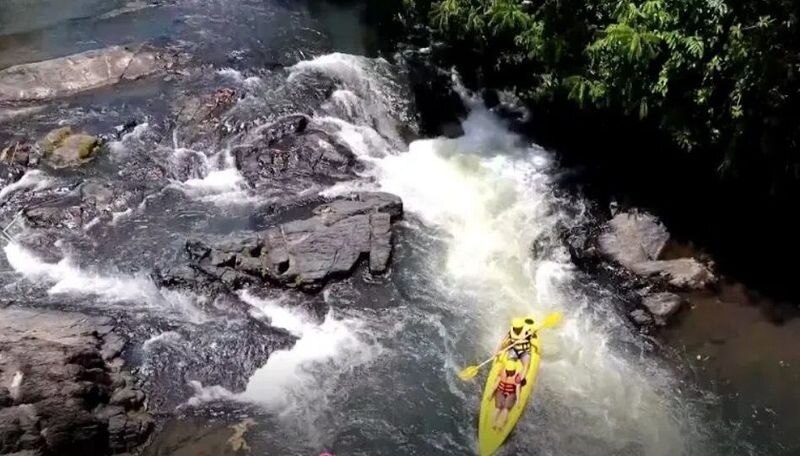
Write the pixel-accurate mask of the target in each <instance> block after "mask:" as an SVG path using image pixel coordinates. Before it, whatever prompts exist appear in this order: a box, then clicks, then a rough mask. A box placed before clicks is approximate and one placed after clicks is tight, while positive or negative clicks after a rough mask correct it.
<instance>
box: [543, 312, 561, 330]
mask: <svg viewBox="0 0 800 456" xmlns="http://www.w3.org/2000/svg"><path fill="white" fill-rule="evenodd" d="M561 319H562V315H561V312H551V313H549V314H547V316H546V317H544V321H542V326H541V327H542V328H555V327H556V326H558V324H559V323H561Z"/></svg>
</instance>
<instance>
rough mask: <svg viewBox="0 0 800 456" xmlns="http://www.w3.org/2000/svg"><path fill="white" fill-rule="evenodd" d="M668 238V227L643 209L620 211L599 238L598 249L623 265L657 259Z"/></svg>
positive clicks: (630, 265)
mask: <svg viewBox="0 0 800 456" xmlns="http://www.w3.org/2000/svg"><path fill="white" fill-rule="evenodd" d="M668 241H669V232H668V231H667V228H666V227H665V226H664V225H663V224H662V223H661V222H660V221H659V220H658V219H657V218H655V217H653V216H652V215H650V214H643V213H626V212H623V213H619V214H617V215H615V216H614V218H612V219H611V220H610V221H609V222H608V224H607V225H606V227H605V230H604V232H603V234H601V235H600V237H599V239H598V244H599V247H600V251H601V252H602V253H604V254H605V255H607V256H609V257H611V258H612V259H614V260H615V261H616V262H618V263H619V264H621V265H623V266H625V267H626V268H629V269H632V268H633V266H635V265H636V264H638V263H641V262H643V261H652V260H657V259H659V257H660V256H661V252H662V251H663V250H664V247H665V246H666V245H667V242H668Z"/></svg>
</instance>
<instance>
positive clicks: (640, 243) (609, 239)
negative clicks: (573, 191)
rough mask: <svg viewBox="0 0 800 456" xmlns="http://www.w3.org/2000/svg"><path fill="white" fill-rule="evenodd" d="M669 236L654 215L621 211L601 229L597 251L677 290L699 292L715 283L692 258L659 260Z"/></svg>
mask: <svg viewBox="0 0 800 456" xmlns="http://www.w3.org/2000/svg"><path fill="white" fill-rule="evenodd" d="M669 241H670V235H669V232H668V231H667V229H666V227H665V226H664V225H663V224H662V223H661V222H660V221H659V220H658V219H657V218H655V217H654V216H652V215H650V214H646V213H639V212H620V213H618V214H616V215H615V216H614V217H613V218H612V219H611V220H610V221H609V222H608V223H607V224H606V225H605V226H604V228H603V232H602V233H601V234H600V236H598V239H597V244H598V248H599V250H600V252H601V253H602V254H603V255H605V256H606V257H607V258H610V259H612V260H614V261H615V262H617V263H619V264H620V265H622V266H623V267H625V268H626V269H627V270H629V271H631V272H633V273H634V274H636V275H638V276H639V277H642V278H657V279H659V280H661V281H663V282H664V283H665V284H666V285H669V286H671V287H674V288H679V289H699V288H704V287H706V286H708V285H711V284H713V283H714V282H715V281H716V278H715V277H714V274H713V273H712V272H711V270H710V269H709V268H708V267H707V266H705V265H704V264H702V263H700V262H699V261H697V260H696V259H694V258H678V259H673V260H665V259H662V253H663V252H664V249H665V247H666V246H667V243H668V242H669Z"/></svg>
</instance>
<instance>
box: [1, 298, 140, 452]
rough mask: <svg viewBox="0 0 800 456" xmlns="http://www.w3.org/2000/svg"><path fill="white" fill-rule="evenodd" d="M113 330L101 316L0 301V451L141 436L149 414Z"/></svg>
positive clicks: (94, 447)
mask: <svg viewBox="0 0 800 456" xmlns="http://www.w3.org/2000/svg"><path fill="white" fill-rule="evenodd" d="M113 330H114V326H113V322H112V321H111V320H110V319H107V318H93V317H88V316H86V315H81V314H75V313H64V312H55V311H36V310H31V309H28V308H23V307H13V306H12V307H7V308H4V309H0V384H1V385H4V387H2V388H0V454H7V453H16V454H37V455H45V456H46V455H64V456H70V455H80V454H90V453H91V454H98V455H103V454H117V453H125V452H128V451H130V450H132V449H133V448H135V447H136V446H138V445H140V444H141V443H143V442H144V440H145V439H146V437H147V435H148V434H149V432H150V430H151V429H152V426H153V421H152V419H151V418H150V416H149V415H148V414H147V412H146V409H145V404H144V395H143V394H142V393H141V391H139V390H138V389H137V387H136V385H135V384H134V382H133V381H132V378H131V377H130V375H129V374H128V373H127V372H125V371H124V370H123V369H122V367H121V366H122V359H121V358H119V353H120V351H121V349H122V344H124V341H122V339H121V338H119V337H118V336H116V335H115V334H114V332H113ZM115 399H116V400H117V401H118V402H120V403H121V404H122V405H119V406H117V405H111V404H110V401H112V400H115ZM113 417H118V418H116V420H124V422H125V423H126V425H125V426H122V427H120V426H117V425H116V421H114V420H113V419H112V418H113ZM26 452H27V453H26Z"/></svg>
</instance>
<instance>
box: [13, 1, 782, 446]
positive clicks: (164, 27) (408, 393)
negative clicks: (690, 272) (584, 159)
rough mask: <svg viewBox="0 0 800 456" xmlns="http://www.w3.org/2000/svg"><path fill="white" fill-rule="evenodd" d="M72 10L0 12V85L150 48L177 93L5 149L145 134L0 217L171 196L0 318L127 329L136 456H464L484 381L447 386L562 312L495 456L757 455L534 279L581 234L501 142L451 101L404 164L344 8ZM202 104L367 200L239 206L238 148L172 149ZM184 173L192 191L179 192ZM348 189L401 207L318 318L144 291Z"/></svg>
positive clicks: (63, 260) (381, 66) (72, 118)
mask: <svg viewBox="0 0 800 456" xmlns="http://www.w3.org/2000/svg"><path fill="white" fill-rule="evenodd" d="M28 3H30V2H26V5H27V4H28ZM73 3H74V4H73V5H72V6H74V8H73V7H72V6H71V7H69V8H64V9H63V10H60V11H58V12H56V11H53V12H52V14H47V15H41V14H33V13H35V12H36V11H37V10H36V9H27V7H25V6H24V5H22V3H21V2H9V3H2V4H0V13H2V14H3V16H0V17H2V19H0V25H5V27H3V28H0V29H2V32H0V68H2V67H5V66H9V65H11V64H16V63H23V62H27V61H33V60H39V59H43V58H52V57H55V56H61V55H66V54H70V53H74V52H80V51H83V50H86V49H90V48H95V47H100V46H105V45H109V44H117V43H122V42H130V41H143V40H147V41H150V42H152V43H153V44H157V45H160V46H164V47H166V48H169V49H174V50H177V51H179V52H183V53H186V54H188V55H190V56H191V58H190V60H189V63H188V64H187V67H188V68H189V70H187V73H188V76H185V77H174V78H164V79H160V80H157V81H152V80H151V81H141V82H137V83H132V84H126V85H123V86H120V87H115V88H112V89H105V90H100V91H97V92H94V93H91V94H86V95H82V96H80V97H75V98H73V99H70V100H65V101H63V102H59V103H57V104H55V105H53V106H50V107H47V108H46V109H45V110H43V111H42V112H41V113H39V114H36V115H35V116H33V117H30V118H27V119H25V120H24V121H17V123H16V124H10V125H4V126H0V139H4V138H7V137H15V136H19V135H21V134H29V135H31V136H32V137H38V135H40V134H41V133H42V132H44V131H46V130H47V129H48V128H51V127H52V126H54V125H57V124H59V123H60V122H62V121H69V122H71V123H75V124H79V125H82V126H84V128H87V129H89V130H91V131H93V132H96V133H108V132H111V131H113V127H114V126H116V125H119V124H122V123H125V122H127V121H128V120H129V119H131V118H133V119H135V120H137V121H138V123H139V126H138V127H137V128H136V129H135V130H133V131H132V132H130V133H128V134H126V135H124V136H122V137H121V138H118V139H116V140H115V141H114V142H112V143H111V145H110V146H109V148H108V149H109V150H108V154H107V155H106V156H105V157H103V158H102V159H100V160H98V161H97V162H96V163H94V164H93V165H91V166H90V167H88V168H87V169H85V170H81V171H80V172H78V173H69V172H64V173H52V174H47V175H43V174H35V173H33V174H31V173H29V174H27V175H26V177H24V178H23V180H20V181H18V182H17V183H16V184H12V185H14V187H9V186H6V187H5V188H3V189H2V190H0V203H2V206H0V207H2V211H0V213H2V214H3V217H5V218H9V217H10V216H11V215H12V213H10V212H9V209H8V208H9V207H10V203H7V202H8V201H12V200H11V199H9V198H23V199H24V198H26V197H28V196H29V195H33V194H34V193H35V192H37V191H45V190H53V191H54V192H55V191H56V190H58V189H64V191H65V192H66V189H69V188H73V187H74V186H75V185H77V183H79V182H81V181H83V180H85V179H89V178H91V179H97V180H99V181H106V180H113V179H118V178H119V177H116V176H118V172H119V171H120V170H129V169H133V168H138V167H141V166H145V165H144V164H145V163H158V164H159V166H162V167H163V168H164V169H166V170H167V171H169V173H168V177H165V178H153V179H152V180H151V181H147V183H146V185H144V186H143V189H142V192H143V195H142V200H141V201H139V200H135V201H132V202H131V203H130V204H128V205H127V207H125V208H121V209H120V211H119V212H117V213H115V215H114V218H113V220H112V221H111V222H105V221H99V222H98V224H97V225H95V226H94V227H90V228H88V229H87V228H84V229H85V230H86V232H87V233H89V235H87V236H72V235H69V236H66V235H65V236H64V237H65V239H64V240H63V242H60V243H58V244H57V245H56V246H55V248H54V249H53V250H54V251H57V253H58V254H59V255H58V258H55V259H53V258H47V257H46V256H45V255H43V254H42V253H41V252H39V253H35V252H32V251H30V250H28V249H26V248H25V247H22V246H20V245H16V244H12V245H9V246H7V247H5V257H6V259H5V264H3V269H4V271H3V273H2V284H3V285H4V288H3V289H2V291H1V292H0V294H2V297H3V298H4V299H5V298H8V299H18V298H19V296H23V295H24V296H26V300H27V301H29V303H30V305H35V306H42V307H58V308H64V309H74V310H80V311H84V312H88V313H102V314H112V315H115V316H117V317H118V318H119V319H120V320H121V321H124V322H126V323H125V324H126V326H128V327H129V330H130V335H131V337H132V345H131V347H129V349H128V352H127V356H128V358H129V360H130V361H131V362H132V363H134V364H135V365H137V366H138V367H139V368H140V372H141V373H142V374H143V375H145V376H147V385H148V388H150V392H151V393H153V392H154V391H157V392H162V393H161V394H160V395H159V400H158V401H157V403H155V404H154V406H156V407H159V408H160V410H159V411H160V412H161V413H164V414H166V415H167V416H169V417H170V418H168V419H167V421H168V422H169V423H168V424H167V425H166V427H164V429H163V432H162V433H161V434H159V435H157V436H156V437H155V442H154V444H153V445H152V447H151V448H150V449H148V450H147V451H148V452H149V453H148V454H152V455H156V454H158V455H162V454H203V452H208V454H219V453H218V451H223V450H220V449H219V448H220V447H223V448H227V446H226V445H228V441H227V437H226V435H228V432H231V433H232V432H233V431H232V430H230V429H229V428H227V426H228V425H234V424H236V423H241V422H242V420H243V419H245V418H250V419H252V420H253V421H254V424H253V425H252V426H251V427H249V428H248V430H247V432H246V435H245V440H246V441H247V444H248V445H249V447H250V448H251V452H252V453H253V454H293V455H294V454H297V455H300V454H318V453H319V452H320V451H322V450H324V449H327V450H330V451H333V452H335V453H336V454H340V455H359V454H361V455H381V454H387V455H388V454H409V455H413V454H421V455H429V454H470V453H474V452H475V451H476V449H477V445H476V442H475V436H476V416H477V411H478V403H477V402H478V397H479V395H480V391H481V387H482V385H481V382H482V380H483V379H482V378H481V377H479V379H478V380H476V381H474V382H470V383H462V382H460V381H459V380H458V379H457V377H456V376H455V372H456V371H457V370H458V368H460V367H461V366H464V365H466V364H469V363H473V362H475V361H476V360H479V359H481V358H484V357H485V356H486V354H487V353H489V352H490V351H491V350H492V348H493V347H494V346H495V345H496V343H497V341H498V339H499V338H500V337H501V335H502V332H503V328H504V327H505V326H506V325H507V324H508V322H509V320H510V318H511V317H512V316H515V315H518V314H526V315H527V314H532V315H534V316H535V317H536V318H541V317H542V316H544V315H545V314H546V313H548V312H551V311H556V310H557V311H560V312H562V313H563V314H564V315H565V322H564V325H563V326H562V327H561V328H559V329H557V330H553V331H547V332H543V333H542V340H543V351H544V356H543V360H542V366H541V372H540V376H539V384H538V385H537V391H536V393H535V394H534V399H533V400H532V402H531V404H530V406H529V409H528V411H527V413H526V415H525V416H524V418H523V420H522V421H521V422H520V424H519V427H518V430H517V432H516V433H515V434H514V436H513V437H512V438H511V439H510V441H509V442H508V444H507V445H506V446H505V447H504V449H503V450H502V453H503V454H541V455H676V454H681V455H707V454H763V453H762V451H761V448H759V447H758V446H756V445H757V442H758V439H759V438H760V436H759V435H757V434H752V433H747V432H734V431H735V430H736V424H737V423H735V422H734V423H731V421H735V420H732V419H731V416H729V415H724V416H720V415H719V414H718V413H716V411H717V410H718V408H719V404H720V402H719V401H718V400H717V399H715V398H713V397H710V396H709V395H708V394H707V390H706V389H703V388H704V385H702V382H697V381H694V380H687V376H686V375H684V371H683V370H681V369H675V364H674V363H676V362H678V361H679V359H680V358H679V357H674V358H673V357H671V356H670V355H669V354H668V353H660V352H658V351H654V350H652V344H651V343H650V342H649V341H647V340H646V339H644V338H642V337H641V336H640V335H638V334H637V333H636V331H635V329H634V328H633V327H632V326H631V325H630V323H629V322H628V320H627V319H626V318H625V317H624V316H623V315H621V314H620V313H619V310H618V309H619V308H620V307H621V306H620V305H619V301H618V299H617V297H616V296H615V295H614V292H613V290H610V289H607V288H606V287H605V286H604V285H603V284H601V283H598V282H597V281H595V280H594V279H593V278H592V277H587V276H586V275H584V274H582V273H580V272H578V271H577V270H576V269H575V268H574V266H573V265H572V264H571V263H570V261H569V256H568V255H567V254H566V252H564V251H563V249H562V248H561V247H560V246H559V245H552V246H551V247H552V249H545V250H551V251H552V254H549V255H548V256H546V257H535V256H534V255H533V253H532V251H531V245H532V242H533V241H534V240H536V239H544V238H547V237H548V236H550V237H551V238H555V236H551V235H553V234H554V233H555V230H556V229H557V227H558V226H559V225H562V226H563V225H566V226H572V225H575V224H578V223H581V222H583V221H584V219H583V217H585V215H584V202H583V201H581V200H580V199H577V198H572V197H565V196H562V193H561V192H559V191H558V187H557V184H556V183H555V182H554V180H553V178H552V176H553V175H554V173H557V172H558V169H557V168H556V166H555V164H554V160H553V156H552V154H551V153H549V152H546V151H544V150H542V149H541V148H539V147H537V146H535V145H533V144H529V143H527V142H526V141H525V140H523V139H522V138H520V137H517V136H515V135H513V134H512V133H510V132H509V131H508V129H507V128H506V127H505V126H504V125H503V124H502V123H501V122H500V121H499V120H498V119H496V118H495V117H494V116H493V115H492V114H491V113H489V112H487V111H486V110H485V109H483V108H482V107H481V106H480V105H478V104H477V103H476V102H475V101H474V100H471V99H470V98H469V97H470V95H469V94H465V97H466V101H467V102H468V103H469V104H470V105H471V106H472V110H471V113H470V115H469V117H467V118H466V119H464V122H463V128H464V132H465V134H464V136H463V137H460V138H455V139H444V138H428V139H417V140H413V141H410V142H409V141H408V137H409V131H410V130H413V116H412V115H410V114H409V110H413V106H410V102H409V98H410V96H409V94H408V91H407V88H406V87H405V82H404V80H403V77H402V67H400V66H395V65H393V64H390V63H389V62H388V61H385V60H382V59H375V60H374V59H367V58H365V57H361V56H357V55H352V54H343V53H338V52H335V51H347V52H360V51H362V49H361V48H360V47H359V43H360V42H361V41H362V40H363V37H365V36H368V35H369V34H370V33H371V31H369V30H367V29H362V28H360V27H361V25H360V22H359V21H358V20H357V19H356V18H354V17H353V15H354V14H355V11H358V8H344V9H342V8H339V7H336V6H332V5H331V4H327V3H324V2H323V4H324V6H320V4H319V2H315V3H314V4H313V5H312V6H309V5H306V4H305V3H304V2H284V1H278V0H272V1H249V0H236V1H221V0H220V1H214V0H207V1H200V0H174V1H164V2H153V3H150V2H146V3H136V2H132V3H124V4H123V3H121V2H120V3H114V2H91V1H84V2H73ZM112 3H113V4H112ZM40 6H41V7H42V8H47V5H46V4H44V2H41V5H40ZM51 9H52V8H51ZM29 13H30V14H29ZM10 17H14V18H15V20H13V21H10V20H9V18H10ZM12 22H13V23H14V26H13V27H11V26H9V25H8V24H11V23H12ZM220 87H233V88H235V89H236V91H237V93H239V94H241V95H242V97H241V98H240V99H239V100H238V102H237V104H236V106H235V108H233V110H234V115H233V117H232V119H233V120H241V121H242V122H245V123H246V122H256V120H254V119H261V118H265V119H268V120H270V119H275V118H278V117H279V116H281V115H283V114H287V113H294V112H304V113H308V114H310V115H312V116H313V120H312V124H313V125H312V126H313V127H314V128H318V129H320V130H323V131H326V132H329V133H330V134H331V135H333V136H335V137H336V138H337V139H338V140H339V141H340V142H341V143H343V144H346V145H347V146H348V147H349V148H350V149H351V150H352V151H353V152H354V153H355V154H356V155H357V156H358V157H359V159H360V160H361V161H362V162H363V163H364V164H365V166H364V170H363V171H362V172H361V176H360V177H359V178H358V179H356V180H355V181H351V182H343V183H337V184H335V185H330V184H329V183H318V184H317V185H315V186H311V187H310V188H305V189H302V190H297V191H295V189H291V190H292V191H286V190H284V191H283V192H281V191H280V190H275V189H256V188H251V187H250V186H249V185H248V184H247V182H245V180H244V179H243V176H242V175H241V173H239V171H238V170H236V169H235V168H234V167H233V164H232V159H231V154H230V148H231V147H235V146H236V145H237V144H220V143H215V142H213V141H212V142H203V141H192V140H191V139H190V137H191V135H190V134H189V133H190V132H187V131H184V130H183V129H182V128H181V125H180V123H179V122H178V125H177V126H176V121H175V117H177V116H175V112H176V111H177V110H179V109H180V106H181V105H182V103H186V102H187V100H188V101H191V99H192V96H193V95H197V94H199V93H205V94H208V93H213V91H214V90H216V89H218V88H220ZM411 114H413V113H411ZM247 139H248V137H247V136H244V137H236V140H237V141H245V140H247ZM187 162H191V163H194V165H192V166H189V167H188V168H190V170H191V172H190V173H184V174H185V175H184V174H181V173H179V172H178V171H179V170H180V169H182V168H181V167H182V166H184V165H186V163H187ZM137 188H138V187H137ZM352 189H372V190H384V191H388V192H392V193H396V194H397V195H399V196H401V197H402V198H403V201H404V205H405V209H406V217H405V220H404V221H403V222H402V223H401V224H400V225H399V226H397V227H396V230H395V252H394V257H393V261H392V267H391V271H390V272H389V273H388V274H387V275H386V276H381V277H373V276H371V275H370V274H369V273H368V272H366V271H364V270H361V269H358V270H357V271H356V272H355V274H354V276H353V277H352V278H350V279H347V280H344V281H342V282H340V283H333V284H331V285H329V286H327V287H326V289H325V290H324V292H323V293H322V294H321V295H320V296H308V295H305V294H299V293H294V292H287V291H280V290H274V289H250V290H242V291H241V294H240V298H241V300H242V302H244V303H245V304H246V305H247V306H248V308H247V309H246V310H245V311H228V310H224V306H221V305H217V303H213V302H209V301H210V299H209V298H208V297H205V296H202V295H198V294H194V293H189V292H171V291H165V290H160V289H158V287H156V285H155V283H154V282H153V280H152V278H151V277H150V275H149V273H150V272H151V270H152V268H153V266H154V265H158V266H162V265H171V264H177V263H179V262H180V261H181V251H182V249H183V246H184V244H185V241H186V240H187V239H191V238H201V239H206V240H209V239H212V240H213V239H216V238H219V237H221V236H225V235H228V234H231V233H234V234H237V233H238V234H241V233H247V232H248V231H249V230H253V229H263V228H264V227H266V226H271V225H273V224H274V223H276V221H277V220H278V219H279V218H280V217H282V216H287V215H286V214H289V213H302V212H303V211H307V207H305V206H302V205H299V207H292V205H291V204H289V203H286V202H287V201H291V199H292V198H293V197H296V196H298V194H303V195H306V196H308V195H311V196H314V197H316V195H318V194H319V195H322V196H331V195H335V194H337V193H342V192H346V191H349V190H352ZM320 198H321V196H320ZM284 203H286V204H284ZM285 206H289V207H288V208H287V207H285ZM275 207H278V208H279V209H276V210H273V209H274V208H275ZM275 211H277V214H276V212H275ZM293 211H294V212H293ZM281 214H283V215H281ZM19 235H21V236H24V235H25V231H24V230H23V231H21V232H20V233H19ZM319 308H323V309H325V310H324V311H323V312H321V313H319V312H317V310H318V309H319ZM221 309H222V310H221ZM249 319H262V320H264V321H268V322H269V323H270V324H271V326H272V327H274V328H278V329H279V330H281V331H285V332H288V333H289V334H291V335H293V336H295V337H296V338H297V342H296V343H295V344H294V346H293V347H291V348H288V349H286V350H282V351H278V352H276V353H274V354H272V356H271V357H270V358H269V360H268V361H266V363H263V364H259V365H257V366H250V364H252V359H254V358H251V357H249V356H248V354H249V353H250V351H251V350H253V349H254V347H258V346H259V343H260V341H261V339H259V338H258V336H259V335H258V334H252V333H250V331H258V329H257V328H260V327H258V326H256V327H254V326H252V325H249V324H248V323H247V322H248V321H249ZM250 367H252V369H250ZM243 372H248V374H247V375H243V374H242V373H243ZM162 396H163V397H162ZM173 414H174V415H173ZM735 416H736V415H735V414H734V417H735ZM184 420H186V421H185V422H183V421H184ZM186 423H192V425H191V426H187V425H186ZM198 423H199V424H198ZM192 427H196V428H197V434H196V435H195V436H192V432H191V430H187V428H189V429H191V428H192ZM740 435H741V436H742V437H741V440H740V437H739V436H740ZM731 436H733V438H731ZM754 442H756V443H754ZM181 451H182V452H183V453H181ZM770 451H772V447H771V448H770ZM774 451H775V454H780V449H779V448H777V447H776V449H775V450H774ZM787 454H788V453H787Z"/></svg>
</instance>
